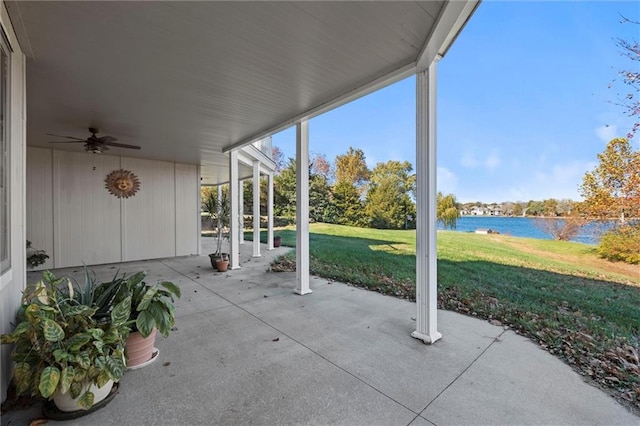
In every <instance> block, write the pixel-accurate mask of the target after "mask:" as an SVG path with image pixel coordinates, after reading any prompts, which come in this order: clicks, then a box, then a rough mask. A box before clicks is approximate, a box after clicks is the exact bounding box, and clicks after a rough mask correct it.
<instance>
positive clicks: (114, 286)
mask: <svg viewBox="0 0 640 426" xmlns="http://www.w3.org/2000/svg"><path fill="white" fill-rule="evenodd" d="M118 275H119V272H118V273H116V276H115V277H114V278H113V280H111V281H110V282H107V283H102V284H100V285H98V286H97V287H96V288H95V293H94V297H95V300H96V304H97V306H98V312H99V313H100V314H102V315H106V314H108V313H109V312H110V310H111V309H112V308H113V307H115V306H117V305H118V304H119V303H121V302H122V301H123V300H125V299H127V298H131V311H130V315H129V319H128V324H130V325H131V328H132V332H131V334H130V336H129V338H128V339H127V343H126V356H127V368H134V367H141V366H144V365H147V363H150V362H152V361H153V360H155V358H156V356H157V354H158V352H159V351H158V350H157V349H156V348H155V347H154V344H155V337H156V331H159V332H160V334H162V335H163V336H165V337H167V336H169V332H170V331H171V328H172V327H173V325H174V324H175V320H176V318H175V306H174V305H173V302H174V300H175V299H174V297H175V298H179V297H180V296H181V293H180V288H179V287H178V286H176V285H175V284H174V283H172V282H169V281H163V282H159V283H156V284H153V285H150V284H147V283H145V282H144V278H145V277H146V276H147V273H146V272H144V271H141V272H138V273H136V274H133V275H131V276H127V275H126V274H122V276H118Z"/></svg>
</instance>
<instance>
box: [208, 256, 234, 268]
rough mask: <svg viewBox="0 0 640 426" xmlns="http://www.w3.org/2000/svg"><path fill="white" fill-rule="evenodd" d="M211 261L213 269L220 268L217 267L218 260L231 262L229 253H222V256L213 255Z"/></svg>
mask: <svg viewBox="0 0 640 426" xmlns="http://www.w3.org/2000/svg"><path fill="white" fill-rule="evenodd" d="M209 259H210V260H211V267H212V268H213V269H217V268H218V267H217V266H216V262H218V260H229V254H227V253H222V254H217V253H211V254H210V255H209Z"/></svg>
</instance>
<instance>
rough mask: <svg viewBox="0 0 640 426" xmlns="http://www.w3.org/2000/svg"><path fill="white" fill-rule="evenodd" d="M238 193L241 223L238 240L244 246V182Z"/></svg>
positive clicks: (241, 183)
mask: <svg viewBox="0 0 640 426" xmlns="http://www.w3.org/2000/svg"><path fill="white" fill-rule="evenodd" d="M239 185H240V188H239V191H238V216H239V217H240V223H239V224H238V238H239V240H240V244H244V182H242V181H240V183H239Z"/></svg>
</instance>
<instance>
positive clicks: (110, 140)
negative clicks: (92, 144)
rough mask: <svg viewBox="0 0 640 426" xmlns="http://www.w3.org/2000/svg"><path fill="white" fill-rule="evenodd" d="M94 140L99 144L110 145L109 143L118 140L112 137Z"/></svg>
mask: <svg viewBox="0 0 640 426" xmlns="http://www.w3.org/2000/svg"><path fill="white" fill-rule="evenodd" d="M96 140H97V141H98V142H101V143H108V142H109V143H110V142H115V141H117V140H118V139H116V138H114V137H113V136H102V137H100V138H96Z"/></svg>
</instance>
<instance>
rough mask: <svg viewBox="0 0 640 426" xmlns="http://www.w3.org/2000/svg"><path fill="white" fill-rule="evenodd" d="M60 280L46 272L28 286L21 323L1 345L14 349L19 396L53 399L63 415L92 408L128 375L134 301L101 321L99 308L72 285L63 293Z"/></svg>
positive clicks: (117, 307)
mask: <svg viewBox="0 0 640 426" xmlns="http://www.w3.org/2000/svg"><path fill="white" fill-rule="evenodd" d="M62 281H63V280H62V279H57V278H56V277H55V276H54V275H53V274H52V273H50V272H48V271H47V272H44V274H43V280H41V281H39V282H38V283H36V284H33V285H30V286H28V287H27V289H25V291H24V293H23V297H22V305H21V307H20V309H19V312H18V318H17V319H18V323H17V325H16V327H15V329H14V330H13V332H12V333H10V334H3V335H2V336H1V337H0V342H1V343H2V344H14V345H15V348H14V350H13V352H12V358H13V360H14V362H15V366H14V370H13V380H14V382H15V385H16V391H17V393H18V394H23V393H30V394H31V395H32V396H36V395H40V396H42V397H43V398H46V399H53V401H54V403H55V405H56V406H57V407H58V409H59V410H60V411H65V412H69V411H78V410H88V409H90V408H91V407H92V406H94V405H95V404H97V403H98V402H100V401H101V400H103V399H105V398H106V397H107V396H109V394H110V392H111V387H112V385H113V383H117V382H118V381H119V380H120V378H121V377H122V374H123V373H124V370H125V349H124V344H125V341H126V338H127V336H128V334H129V326H128V325H127V323H128V319H129V316H130V311H131V298H130V297H127V298H124V299H123V300H122V301H120V302H119V303H118V304H117V305H115V306H114V307H113V309H112V310H111V313H110V315H109V317H108V318H102V319H98V318H97V317H96V316H95V315H94V314H95V313H96V311H97V310H98V308H97V307H95V306H87V305H84V304H82V303H80V302H79V301H78V298H77V295H76V294H75V292H74V288H73V286H72V285H71V283H70V282H68V286H67V288H66V289H63V288H62V287H61V284H62Z"/></svg>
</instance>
